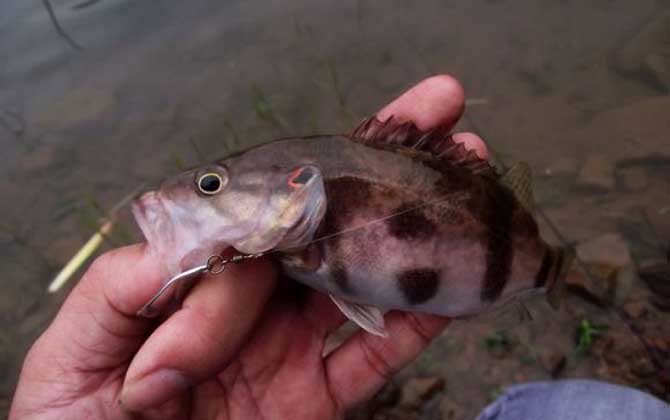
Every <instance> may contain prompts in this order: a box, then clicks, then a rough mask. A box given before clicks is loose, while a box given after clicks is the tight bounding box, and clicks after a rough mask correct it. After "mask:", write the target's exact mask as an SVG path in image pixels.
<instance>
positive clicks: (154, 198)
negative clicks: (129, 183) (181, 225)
mask: <svg viewBox="0 0 670 420" xmlns="http://www.w3.org/2000/svg"><path fill="white" fill-rule="evenodd" d="M132 213H133V216H134V217H135V221H136V222H137V225H138V226H139V228H140V230H141V231H142V234H143V235H144V238H145V239H146V240H147V242H148V243H149V245H150V246H151V247H154V246H158V245H159V244H160V243H161V242H165V241H166V240H168V239H169V238H171V237H172V236H173V235H174V229H173V226H172V222H171V220H170V216H169V214H168V212H167V210H166V208H165V204H164V203H163V200H162V198H161V197H160V195H159V194H158V193H157V192H156V191H149V192H147V193H145V194H143V195H142V196H141V197H140V198H138V199H137V200H135V201H134V202H133V205H132Z"/></svg>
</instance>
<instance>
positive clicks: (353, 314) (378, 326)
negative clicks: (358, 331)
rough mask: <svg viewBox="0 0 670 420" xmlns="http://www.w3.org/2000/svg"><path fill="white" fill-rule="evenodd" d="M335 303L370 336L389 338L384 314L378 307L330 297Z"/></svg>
mask: <svg viewBox="0 0 670 420" xmlns="http://www.w3.org/2000/svg"><path fill="white" fill-rule="evenodd" d="M329 296H330V298H331V299H332V300H333V302H335V305H337V307H338V308H339V309H340V311H342V313H343V314H344V315H345V316H346V317H347V318H349V319H350V320H352V321H354V322H355V323H356V324H358V326H359V327H361V328H363V329H364V330H365V331H367V332H369V333H370V334H374V335H378V336H380V337H388V335H389V334H388V332H387V331H386V328H385V326H384V314H382V311H381V310H380V309H379V308H377V307H376V306H372V305H363V304H361V303H353V302H347V301H346V300H343V299H340V298H338V297H335V296H333V295H329Z"/></svg>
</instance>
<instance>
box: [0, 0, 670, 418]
mask: <svg viewBox="0 0 670 420" xmlns="http://www.w3.org/2000/svg"><path fill="white" fill-rule="evenodd" d="M52 2H53V10H54V12H55V14H56V16H57V17H58V19H59V21H60V24H61V25H62V27H63V28H64V29H65V30H66V31H67V33H68V34H69V35H70V36H71V37H72V39H73V40H74V41H75V42H76V43H77V44H78V45H80V46H81V47H82V48H83V49H81V50H77V49H75V48H73V47H72V46H71V45H69V44H68V43H67V42H66V40H65V39H63V38H62V37H60V36H59V35H58V34H57V33H56V31H55V29H54V26H53V25H52V23H51V21H50V20H49V15H48V13H47V12H46V10H45V9H44V7H43V4H42V2H41V1H37V0H31V1H27V0H24V1H14V2H3V3H0V148H1V150H2V153H0V171H1V175H2V176H0V196H1V197H2V199H1V200H0V203H1V204H0V255H2V257H1V258H0V270H1V272H2V273H3V274H4V275H3V276H2V279H0V282H1V283H0V285H1V286H2V290H3V293H2V294H0V413H3V411H4V410H5V409H6V408H7V406H8V404H9V401H10V399H11V396H12V392H13V389H14V386H15V382H16V378H17V375H18V372H19V368H20V364H21V361H22V358H23V356H24V354H25V351H26V350H27V348H28V347H29V345H30V343H31V342H32V341H33V340H34V339H35V337H36V336H37V335H38V334H39V333H40V332H41V331H42V330H43V329H44V328H45V327H46V326H47V325H48V323H49V321H50V319H51V318H52V316H53V314H54V313H55V311H56V310H57V308H58V306H59V305H60V303H61V302H62V300H63V298H64V297H65V295H66V293H67V291H63V292H60V293H59V294H56V295H48V294H46V287H47V285H48V283H49V282H50V280H51V278H52V277H53V275H54V274H55V273H56V272H57V271H58V268H59V267H60V266H62V264H64V263H65V262H66V261H67V260H68V259H69V258H70V257H71V256H72V255H73V254H74V253H75V252H76V251H77V250H78V249H79V247H80V246H81V245H82V244H83V242H84V241H85V240H86V239H87V238H88V236H89V235H90V234H91V233H92V232H93V231H94V230H95V229H96V227H95V226H96V222H97V219H98V218H99V217H100V215H101V214H102V212H101V210H100V209H108V208H110V207H111V206H113V205H114V203H116V202H117V201H118V200H120V199H121V198H122V197H123V196H124V195H125V194H127V193H128V192H129V191H130V190H132V189H133V188H134V187H135V186H137V185H138V184H140V183H141V182H145V181H152V180H156V179H160V178H161V177H163V176H165V175H166V174H170V173H174V172H175V171H177V170H178V169H179V168H180V167H184V166H188V165H192V164H194V163H196V162H198V161H201V160H209V159H211V158H216V157H220V156H222V155H224V154H225V153H226V152H227V151H229V150H231V149H235V148H239V147H244V146H247V145H251V144H254V143H257V142H261V141H265V140H268V139H272V138H275V137H280V136H284V135H290V134H313V133H323V132H342V131H348V130H349V129H350V128H351V127H352V126H353V125H354V124H355V122H356V121H358V120H359V119H360V118H362V117H364V116H366V115H369V114H371V113H373V112H374V111H375V110H377V109H378V108H379V107H380V106H382V105H383V104H384V103H386V102H388V101H389V100H391V99H392V98H393V97H394V96H396V95H397V94H398V93H399V92H401V91H402V90H403V89H405V88H407V87H409V86H411V85H412V84H413V83H415V82H416V81H418V80H420V79H422V78H424V77H426V76H428V75H430V74H433V73H438V72H449V73H452V74H454V75H455V76H457V77H458V78H459V79H460V80H462V82H463V83H464V85H465V88H466V91H467V95H468V97H469V98H470V99H471V101H470V104H471V105H470V106H469V107H468V109H467V114H466V118H465V119H464V122H463V127H462V128H467V129H472V130H475V131H477V132H479V133H480V134H482V135H483V136H484V137H485V138H486V139H487V140H488V141H489V143H490V144H491V146H492V148H493V149H494V150H495V151H496V152H497V156H498V157H499V158H500V160H501V161H503V162H505V163H512V162H514V161H517V160H525V161H527V162H529V163H530V164H531V166H532V168H533V171H534V174H535V193H536V197H537V199H538V205H539V207H541V208H542V209H544V212H545V213H546V214H547V215H548V216H549V218H550V220H551V221H552V222H553V224H554V225H556V227H557V228H558V229H559V231H560V232H561V234H562V235H563V236H564V237H565V238H567V240H568V241H569V242H570V243H573V244H575V245H577V246H578V249H579V250H580V254H581V255H582V256H583V259H584V260H585V261H586V263H587V265H588V266H589V268H590V271H592V272H593V273H594V278H592V279H586V278H584V275H583V274H581V273H580V272H579V271H578V270H575V271H574V272H573V273H572V274H571V276H570V281H571V284H572V286H571V288H570V292H571V293H570V295H569V298H568V299H567V301H566V303H565V305H564V306H563V308H562V309H561V310H560V311H559V312H557V313H553V312H550V311H549V309H547V308H542V307H541V306H539V305H538V306H537V307H535V306H534V305H529V306H530V310H531V312H533V320H532V321H526V322H522V323H519V322H517V319H518V318H515V317H514V316H510V314H509V313H508V314H505V315H504V316H503V318H505V320H504V321H500V320H495V319H493V320H482V321H476V322H475V321H468V322H455V323H454V324H453V327H452V328H450V329H449V330H448V331H447V332H446V333H445V335H444V336H443V337H441V338H440V339H439V340H437V341H436V342H435V343H434V345H433V346H432V347H431V348H430V349H429V350H428V351H427V352H426V353H425V354H424V355H423V356H422V357H421V358H420V359H419V360H418V361H417V362H416V363H414V364H413V365H412V366H411V367H409V368H407V369H406V370H405V371H403V372H401V373H400V374H399V375H398V377H397V378H396V380H395V381H394V383H395V384H393V385H390V386H389V387H388V388H387V389H386V390H385V391H384V393H383V395H381V396H380V397H378V398H376V399H375V400H374V401H373V402H372V403H371V404H370V406H368V407H365V408H362V409H361V410H360V412H359V413H358V414H357V416H358V417H359V418H366V417H374V418H408V417H412V416H414V417H417V418H431V419H432V418H444V419H449V418H456V419H458V418H472V417H473V415H474V413H476V412H477V411H478V410H479V409H481V408H482V407H483V406H484V405H485V404H486V403H487V402H488V401H491V400H492V399H493V398H494V397H495V396H496V395H498V394H499V393H500V392H502V390H503V389H504V387H505V386H507V385H509V384H511V383H515V382H521V381H527V380H533V379H548V378H552V377H558V378H561V377H589V378H602V379H606V380H610V381H615V382H618V383H625V384H629V385H631V386H635V387H639V388H643V389H646V390H648V391H650V392H653V393H654V394H655V395H658V396H660V397H662V398H664V399H666V400H670V385H669V383H670V379H669V378H668V368H667V366H665V368H664V367H663V366H659V365H658V363H657V364H654V362H653V360H652V359H654V358H656V359H658V360H661V361H664V360H668V359H669V358H670V354H669V352H670V340H669V337H670V331H668V322H667V321H668V319H669V318H670V314H668V312H667V311H668V310H669V308H670V305H669V304H668V297H667V296H668V294H670V293H669V292H668V288H669V287H668V282H670V275H669V273H668V272H669V271H670V270H669V269H668V265H667V264H668V260H667V258H668V256H667V252H668V251H667V248H668V246H670V134H668V133H670V119H669V118H668V110H670V57H669V56H668V45H670V33H669V32H670V30H668V29H667V28H670V23H669V22H670V8H668V7H667V5H666V4H664V2H662V1H654V0H642V1H638V2H634V3H633V2H628V1H625V0H590V1H580V2H578V1H570V0H542V1H531V0H524V1H514V2H512V1H509V0H482V1H471V2H455V1H454V2H444V1H424V2H421V3H420V5H419V6H417V4H416V3H415V2H409V1H400V0H395V1H387V2H384V3H383V5H382V4H377V3H373V2H370V1H363V0H358V1H345V2H332V3H326V2H320V4H314V2H301V1H296V2H292V3H291V4H290V5H289V4H285V3H281V4H272V5H270V4H266V3H265V2H264V3H261V2H248V1H244V2H243V1H229V2H226V3H225V4H221V2H215V1H194V2H178V1H174V0H169V1H168V0H163V1H154V2H130V1H124V0H100V1H97V2H82V1H81V0H67V1H65V0H63V1H57V0H52ZM543 229H544V230H545V232H546V236H547V238H549V239H551V240H552V241H553V242H556V243H558V242H559V241H558V239H557V238H556V236H555V235H554V234H553V233H552V232H551V229H549V228H548V226H547V225H546V223H545V224H544V226H543ZM138 237H139V236H138V230H137V229H136V227H135V226H134V225H133V223H132V222H131V221H130V220H129V221H128V222H127V223H126V224H125V226H124V227H123V228H122V229H120V230H117V232H116V234H115V235H113V237H112V238H111V240H110V244H107V245H106V246H108V247H110V246H116V245H118V244H121V243H125V242H129V241H132V240H133V238H135V239H137V238H138ZM664 296H665V297H664ZM613 311H617V312H618V313H619V315H618V316H615V315H613V314H612V313H613ZM511 312H514V311H511ZM624 320H625V321H626V322H627V323H628V324H629V327H632V328H633V329H634V330H636V331H638V335H639V336H640V337H642V339H643V340H644V342H645V346H643V345H642V344H640V340H639V337H636V336H635V335H633V334H631V333H630V328H629V327H626V326H625V322H624ZM589 339H591V343H589ZM580 343H581V344H580ZM650 354H651V355H650ZM417 378H419V379H420V380H419V379H417Z"/></svg>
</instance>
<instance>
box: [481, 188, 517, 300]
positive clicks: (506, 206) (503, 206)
mask: <svg viewBox="0 0 670 420" xmlns="http://www.w3.org/2000/svg"><path fill="white" fill-rule="evenodd" d="M489 191H490V194H492V196H491V202H490V203H488V204H489V205H490V206H489V207H488V208H486V209H487V210H486V213H487V215H486V216H487V217H486V219H488V220H485V221H484V222H485V225H487V226H488V228H489V229H490V233H489V235H488V241H487V247H486V248H487V249H486V273H485V274H484V283H483V286H482V291H481V300H482V301H484V302H491V301H494V300H496V299H497V298H498V297H500V295H501V294H502V292H503V290H504V289H505V285H506V284H507V281H508V280H509V277H510V273H511V267H512V258H513V257H514V248H513V247H512V241H511V231H512V218H513V216H514V210H515V204H516V203H515V200H514V196H513V195H512V192H511V191H509V190H507V189H506V188H495V189H493V188H492V189H490V190H489Z"/></svg>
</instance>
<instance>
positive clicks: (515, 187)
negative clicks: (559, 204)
mask: <svg viewBox="0 0 670 420" xmlns="http://www.w3.org/2000/svg"><path fill="white" fill-rule="evenodd" d="M500 182H501V183H502V184H503V185H505V186H506V187H507V188H509V189H510V190H512V192H514V195H515V196H516V199H517V200H518V201H519V203H521V205H522V206H523V207H524V208H525V209H526V210H528V211H529V212H530V213H533V212H535V199H534V198H533V181H532V179H531V175H530V167H529V166H528V164H527V163H525V162H519V163H516V164H515V165H514V166H512V167H511V168H509V170H508V171H507V172H505V173H504V174H503V175H502V177H501V178H500Z"/></svg>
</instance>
